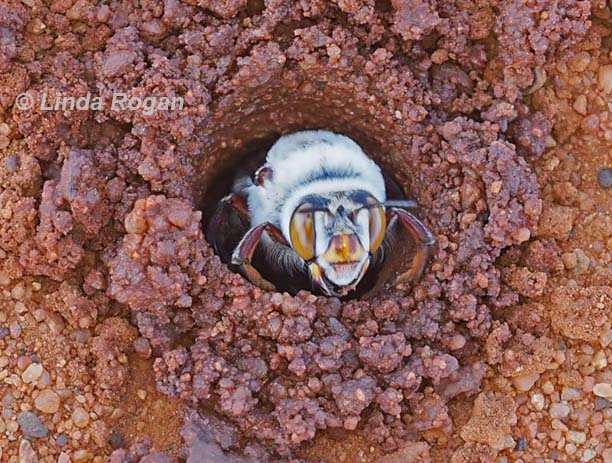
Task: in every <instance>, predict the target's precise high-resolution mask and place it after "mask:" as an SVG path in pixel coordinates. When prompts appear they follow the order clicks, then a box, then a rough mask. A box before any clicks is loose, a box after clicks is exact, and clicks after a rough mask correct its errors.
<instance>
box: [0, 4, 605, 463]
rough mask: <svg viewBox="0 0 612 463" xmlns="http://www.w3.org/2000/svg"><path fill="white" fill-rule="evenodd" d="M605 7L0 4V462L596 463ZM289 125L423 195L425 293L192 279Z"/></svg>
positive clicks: (221, 273) (202, 270)
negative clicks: (344, 295)
mask: <svg viewBox="0 0 612 463" xmlns="http://www.w3.org/2000/svg"><path fill="white" fill-rule="evenodd" d="M610 9H611V6H610V4H609V2H608V3H606V2H603V1H593V2H547V3H545V2H542V3H541V4H535V2H531V3H530V2H526V3H523V2H504V3H503V4H502V3H498V2H485V1H482V2H480V1H473V2H459V1H458V2H427V1H418V0H408V1H400V0H397V1H391V2H384V1H382V2H379V1H376V2H374V1H364V2H357V1H345V0H338V1H332V2H319V1H300V2H284V1H281V0H274V1H266V2H258V1H248V2H247V1H246V0H245V1H236V2H209V1H200V2H195V1H193V2H185V3H179V2H175V1H166V2H143V4H142V5H140V7H139V8H136V7H134V6H133V5H128V4H127V3H125V4H124V3H121V2H110V3H109V4H100V5H96V4H93V3H88V2H87V1H84V0H78V1H77V2H72V1H71V0H67V1H62V2H56V3H54V4H53V5H47V4H46V3H43V2H39V1H37V0H28V1H22V2H13V1H6V0H0V82H2V84H0V287H1V290H2V293H1V294H2V296H1V298H0V401H1V402H0V404H1V405H0V412H1V413H0V462H2V463H4V462H11V463H12V462H20V463H21V462H24V463H26V462H27V463H34V462H36V461H40V462H49V463H51V462H53V463H56V462H57V463H68V462H74V463H78V462H87V461H94V462H107V461H111V462H113V463H123V462H130V463H132V462H134V463H135V462H143V463H152V462H172V461H179V460H180V461H188V462H191V463H196V462H203V463H222V462H230V463H245V462H252V461H266V462H271V461H304V462H338V461H339V462H380V463H394V462H395V463H397V462H414V463H417V462H434V463H438V462H448V461H450V462H451V463H486V462H491V463H492V462H495V463H504V462H513V463H514V462H516V463H519V462H525V463H527V462H556V461H560V462H587V461H592V462H606V463H609V462H612V438H610V437H609V436H610V435H612V434H611V431H612V366H611V365H612V351H611V349H612V347H611V346H612V317H611V313H612V212H611V211H612V189H611V188H612V185H611V184H612V180H610V177H612V173H610V172H609V171H607V170H605V169H610V168H612V149H611V148H612V103H611V102H612V48H611V46H612V41H611V35H610V30H611V27H612V18H611V11H610ZM26 90H28V92H29V93H30V94H31V95H33V96H34V101H35V103H36V104H38V103H40V101H41V98H42V95H43V94H48V95H56V94H71V93H75V92H76V93H77V94H79V95H80V94H84V93H86V92H92V93H93V94H94V95H100V96H101V97H103V98H105V99H106V100H105V101H107V102H108V101H109V100H108V99H109V98H111V96H112V94H113V92H116V91H124V92H127V93H129V94H130V95H132V96H139V95H140V96H142V95H148V94H149V93H154V94H164V95H168V96H172V95H181V96H183V97H184V98H185V102H186V108H185V110H184V111H181V112H180V113H179V112H156V113H154V114H143V113H142V112H138V111H136V112H135V111H119V112H113V111H110V110H108V109H104V110H102V111H95V110H89V111H75V110H73V111H43V110H40V109H37V108H36V107H35V108H34V109H30V110H24V109H20V108H19V107H17V105H16V104H15V98H16V97H17V95H18V94H20V93H21V92H24V91H26ZM304 127H326V128H330V129H334V130H337V131H342V132H345V133H347V134H349V135H351V136H352V137H354V138H355V139H357V140H358V141H360V142H361V143H362V145H363V146H365V147H366V148H367V149H368V152H369V153H370V154H371V155H372V156H373V157H374V158H375V159H376V160H377V161H379V162H380V163H381V165H383V167H384V168H385V169H386V170H387V171H388V172H392V173H393V175H394V177H396V180H397V181H398V182H399V183H400V185H401V186H402V187H403V188H404V190H406V191H408V192H409V193H410V194H411V196H413V197H415V198H416V199H417V200H418V202H419V204H420V205H421V211H420V214H421V216H422V217H423V218H424V220H425V221H426V222H427V223H428V224H429V225H430V226H431V228H432V230H433V231H434V232H435V233H436V235H437V237H438V244H439V248H438V252H437V254H436V256H435V258H434V259H433V262H432V264H431V265H430V267H429V269H428V272H427V274H426V275H425V277H424V278H423V280H422V281H421V283H420V284H419V285H417V286H416V287H413V288H406V287H399V288H390V287H383V288H382V289H380V291H379V292H377V293H375V294H374V295H372V296H371V297H369V298H363V299H361V300H357V301H349V302H340V301H336V300H329V299H327V298H323V297H313V296H311V295H309V294H307V293H300V294H299V295H297V296H295V297H294V296H290V295H287V294H284V295H281V294H278V293H266V292H263V291H261V290H259V289H258V288H254V287H252V285H250V284H249V283H247V282H245V281H244V280H243V279H242V278H241V277H240V276H238V275H235V274H233V273H232V272H230V271H229V270H228V269H227V267H226V266H224V265H223V264H222V263H221V262H220V261H219V259H218V258H217V257H216V256H214V254H213V253H212V251H211V249H210V248H209V246H208V245H207V244H206V242H205V240H204V237H203V233H202V228H203V226H204V224H205V223H206V220H207V218H208V216H209V211H210V210H211V206H212V205H214V203H215V201H216V200H217V199H218V198H219V197H220V196H221V195H222V194H224V193H225V192H226V189H227V182H228V181H227V179H228V178H229V177H228V175H229V174H231V173H232V172H233V171H234V170H235V168H236V167H237V165H239V164H241V163H242V161H243V160H244V159H247V158H248V156H252V154H253V153H254V152H256V151H258V150H260V149H261V147H262V146H266V144H269V143H270V142H271V141H273V139H274V137H276V136H278V135H279V134H280V133H286V132H290V131H292V130H296V129H299V128H304ZM393 265H398V266H399V267H401V266H402V265H403V263H402V262H399V263H394V264H393ZM391 270H396V269H394V268H391ZM397 270H399V268H398V269H397Z"/></svg>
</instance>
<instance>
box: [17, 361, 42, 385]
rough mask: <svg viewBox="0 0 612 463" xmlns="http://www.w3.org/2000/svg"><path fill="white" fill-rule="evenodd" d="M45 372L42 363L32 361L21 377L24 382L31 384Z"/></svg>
mask: <svg viewBox="0 0 612 463" xmlns="http://www.w3.org/2000/svg"><path fill="white" fill-rule="evenodd" d="M42 374H43V367H42V365H41V364H40V363H32V364H31V365H30V366H29V367H28V368H26V369H25V371H24V372H23V373H22V374H21V379H22V380H23V382H24V383H26V384H30V383H33V382H34V381H38V379H39V378H40V377H41V376H42Z"/></svg>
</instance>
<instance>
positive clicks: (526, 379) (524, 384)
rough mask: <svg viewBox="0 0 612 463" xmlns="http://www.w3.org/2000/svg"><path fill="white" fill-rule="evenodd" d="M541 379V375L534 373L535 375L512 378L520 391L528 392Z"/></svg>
mask: <svg viewBox="0 0 612 463" xmlns="http://www.w3.org/2000/svg"><path fill="white" fill-rule="evenodd" d="M539 377H540V375H538V374H537V373H534V374H533V375H524V376H516V377H514V378H512V383H513V384H514V387H516V388H517V389H518V390H519V391H521V392H527V391H528V390H529V389H531V388H532V387H533V385H534V384H535V382H536V381H537V380H538V378H539Z"/></svg>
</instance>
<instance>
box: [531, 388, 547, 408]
mask: <svg viewBox="0 0 612 463" xmlns="http://www.w3.org/2000/svg"><path fill="white" fill-rule="evenodd" d="M531 404H532V405H533V406H534V408H535V409H536V410H538V411H540V410H543V409H544V395H543V394H540V393H539V392H538V393H535V394H532V395H531Z"/></svg>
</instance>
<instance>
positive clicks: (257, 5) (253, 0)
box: [245, 0, 266, 17]
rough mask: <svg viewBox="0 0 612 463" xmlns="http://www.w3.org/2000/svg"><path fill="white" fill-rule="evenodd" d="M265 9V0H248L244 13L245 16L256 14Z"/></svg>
mask: <svg viewBox="0 0 612 463" xmlns="http://www.w3.org/2000/svg"><path fill="white" fill-rule="evenodd" d="M265 9H266V2H265V0H249V1H248V2H247V5H246V8H245V13H246V15H247V16H249V17H251V16H257V15H260V14H261V13H263V12H264V10H265Z"/></svg>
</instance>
